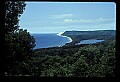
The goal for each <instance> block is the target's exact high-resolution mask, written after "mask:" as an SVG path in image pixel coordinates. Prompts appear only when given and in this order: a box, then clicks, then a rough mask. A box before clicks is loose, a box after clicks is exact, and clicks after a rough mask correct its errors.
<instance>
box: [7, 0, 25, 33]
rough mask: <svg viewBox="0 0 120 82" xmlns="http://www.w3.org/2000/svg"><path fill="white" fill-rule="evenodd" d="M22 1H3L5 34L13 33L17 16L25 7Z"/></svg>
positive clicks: (16, 24)
mask: <svg viewBox="0 0 120 82" xmlns="http://www.w3.org/2000/svg"><path fill="white" fill-rule="evenodd" d="M25 6H26V4H25V3H24V1H7V2H6V3H5V34H8V33H14V31H15V30H16V29H18V27H19V26H18V22H19V19H18V17H20V16H21V14H22V13H23V11H24V9H25Z"/></svg>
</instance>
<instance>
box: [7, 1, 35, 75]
mask: <svg viewBox="0 0 120 82" xmlns="http://www.w3.org/2000/svg"><path fill="white" fill-rule="evenodd" d="M25 6H26V4H25V2H24V1H7V2H6V3H5V54H6V55H5V73H6V74H7V75H16V74H24V73H25V74H26V72H27V71H29V68H30V67H29V64H28V62H26V63H23V62H24V61H27V60H29V59H31V58H32V54H33V48H34V47H35V39H34V37H33V36H31V35H30V34H29V32H27V30H23V29H19V25H18V23H19V17H20V16H21V14H22V13H23V11H24V9H25ZM27 73H28V72H27Z"/></svg>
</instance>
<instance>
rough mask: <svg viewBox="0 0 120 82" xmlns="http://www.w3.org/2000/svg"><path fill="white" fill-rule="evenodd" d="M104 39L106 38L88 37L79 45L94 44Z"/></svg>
mask: <svg viewBox="0 0 120 82" xmlns="http://www.w3.org/2000/svg"><path fill="white" fill-rule="evenodd" d="M103 41H104V40H96V39H88V40H82V41H80V43H78V44H77V45H79V44H94V43H98V42H103Z"/></svg>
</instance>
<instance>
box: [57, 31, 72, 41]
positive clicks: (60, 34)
mask: <svg viewBox="0 0 120 82" xmlns="http://www.w3.org/2000/svg"><path fill="white" fill-rule="evenodd" d="M64 32H65V31H64ZM64 32H60V33H58V34H57V35H58V36H62V37H66V38H68V39H69V40H70V41H69V42H67V43H70V42H72V41H73V40H72V39H71V38H70V37H68V36H63V35H62V34H63V33H64Z"/></svg>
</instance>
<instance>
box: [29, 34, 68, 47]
mask: <svg viewBox="0 0 120 82" xmlns="http://www.w3.org/2000/svg"><path fill="white" fill-rule="evenodd" d="M31 35H32V36H34V38H35V41H36V42H35V44H36V46H35V48H34V49H37V48H48V47H57V46H63V45H65V44H66V43H69V42H70V39H69V38H68V37H65V36H60V35H57V33H54V34H31Z"/></svg>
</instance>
